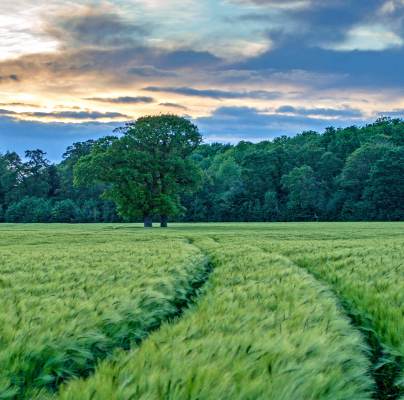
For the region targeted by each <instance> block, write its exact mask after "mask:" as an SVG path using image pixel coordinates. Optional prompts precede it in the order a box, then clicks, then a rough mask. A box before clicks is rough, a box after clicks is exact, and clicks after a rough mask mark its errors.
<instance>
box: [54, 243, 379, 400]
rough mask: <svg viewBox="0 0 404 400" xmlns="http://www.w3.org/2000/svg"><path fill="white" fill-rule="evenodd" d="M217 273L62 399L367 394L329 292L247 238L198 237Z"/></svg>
mask: <svg viewBox="0 0 404 400" xmlns="http://www.w3.org/2000/svg"><path fill="white" fill-rule="evenodd" d="M196 243H197V245H199V246H201V247H202V248H203V249H204V250H205V251H207V252H208V253H209V254H211V255H212V257H213V260H214V264H215V266H216V267H215V271H214V272H213V274H212V276H211V280H210V283H209V284H208V286H207V288H206V291H205V293H204V296H203V298H202V299H201V301H200V302H199V303H198V305H197V306H196V307H195V308H194V309H192V310H190V311H188V312H187V313H186V315H185V316H184V318H182V319H181V320H180V321H179V322H178V323H176V324H170V325H165V326H164V327H163V328H162V329H161V330H160V331H159V332H157V333H155V334H153V335H152V336H151V337H150V338H149V339H148V340H146V341H145V342H144V343H143V345H142V346H141V347H140V348H139V349H138V350H135V351H133V352H130V353H129V354H121V356H119V357H116V361H115V362H114V363H104V364H102V365H101V367H100V368H99V369H98V371H97V373H96V374H95V375H94V376H93V377H92V378H90V379H89V380H87V381H82V382H75V383H73V384H72V385H70V386H68V387H67V388H64V390H63V391H62V394H61V396H60V398H61V399H63V400H67V399H70V400H72V399H78V398H80V399H105V400H106V399H132V398H133V399H179V400H181V399H201V400H202V399H309V398H316V399H317V398H318V399H320V398H321V399H330V400H331V399H333V400H334V399H341V400H342V399H348V398H352V399H354V398H355V399H369V398H370V394H369V393H370V391H371V389H372V383H371V380H370V378H369V377H368V375H367V371H368V367H369V365H368V360H367V358H366V356H365V353H366V348H365V345H364V343H363V341H362V340H361V338H360V335H359V333H358V332H356V331H355V330H354V329H352V327H351V326H350V324H349V322H348V320H347V319H346V318H345V317H344V316H343V315H342V314H341V312H340V310H339V309H338V307H337V306H336V303H335V299H334V298H333V296H332V295H331V294H330V293H329V292H328V291H327V290H326V289H325V288H324V287H322V286H321V285H319V284H318V283H317V282H316V281H315V280H314V279H313V278H312V277H311V276H310V275H308V274H307V273H305V272H304V271H302V270H301V269H300V268H298V267H297V266H296V265H294V264H293V263H291V262H290V261H289V260H287V259H285V258H284V257H281V256H278V255H270V254H266V253H265V252H263V251H262V250H260V249H258V248H256V247H255V246H252V245H250V244H242V243H237V245H230V244H229V243H226V244H225V245H219V244H217V243H215V242H212V240H209V239H207V240H206V239H205V240H199V241H197V242H196Z"/></svg>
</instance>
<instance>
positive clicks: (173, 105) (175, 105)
mask: <svg viewBox="0 0 404 400" xmlns="http://www.w3.org/2000/svg"><path fill="white" fill-rule="evenodd" d="M159 105H160V106H163V107H170V108H178V109H180V110H188V108H187V107H185V106H183V105H181V104H177V103H160V104H159Z"/></svg>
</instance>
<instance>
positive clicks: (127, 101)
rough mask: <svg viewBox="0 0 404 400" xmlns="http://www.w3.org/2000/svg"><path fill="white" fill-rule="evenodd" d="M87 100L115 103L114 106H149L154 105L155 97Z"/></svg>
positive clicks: (93, 98)
mask: <svg viewBox="0 0 404 400" xmlns="http://www.w3.org/2000/svg"><path fill="white" fill-rule="evenodd" d="M85 100H91V101H98V102H101V103H114V104H149V103H154V101H155V100H154V98H153V97H147V96H138V97H130V96H123V97H89V98H86V99H85Z"/></svg>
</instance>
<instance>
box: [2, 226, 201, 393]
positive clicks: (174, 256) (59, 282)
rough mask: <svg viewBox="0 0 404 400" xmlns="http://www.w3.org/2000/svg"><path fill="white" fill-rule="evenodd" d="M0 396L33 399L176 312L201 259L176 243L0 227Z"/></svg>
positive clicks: (114, 233) (90, 232)
mask: <svg viewBox="0 0 404 400" xmlns="http://www.w3.org/2000/svg"><path fill="white" fill-rule="evenodd" d="M0 243H1V244H0V288H1V291H0V304H1V312H0V338H1V339H0V344H1V346H0V365H1V376H0V398H1V399H7V398H31V397H32V396H33V395H34V393H36V392H38V391H40V390H41V389H49V390H55V389H56V388H57V386H58V385H59V384H60V383H62V382H63V381H65V380H66V379H69V378H71V377H73V376H83V375H84V376H85V375H88V374H89V373H90V372H91V371H92V369H93V368H94V367H95V364H96V362H97V360H98V359H100V358H103V357H105V356H107V355H108V354H110V353H111V352H112V351H113V350H114V349H116V348H126V349H128V348H129V347H130V345H131V344H133V343H137V342H139V341H140V340H142V339H143V338H144V337H146V335H147V334H148V333H149V332H150V331H151V330H152V329H155V328H157V327H158V326H159V324H160V323H161V322H162V321H164V320H166V319H167V318H168V317H170V316H174V315H176V313H177V312H178V311H179V309H180V307H181V306H182V305H183V304H184V303H186V302H187V301H188V297H189V295H190V294H191V293H192V290H193V288H192V286H193V284H194V283H195V282H196V281H197V280H198V279H203V277H204V276H205V274H206V259H205V257H204V256H203V255H202V253H201V252H200V251H199V250H198V249H197V248H195V247H194V246H192V245H190V244H189V243H187V242H186V241H185V240H184V239H175V238H172V239H167V240H164V241H160V240H155V239H153V238H147V237H143V238H137V239H136V240H135V239H134V238H133V235H130V234H127V233H125V232H119V231H100V230H98V229H97V228H94V229H91V228H90V229H88V228H87V227H82V228H79V229H77V228H76V227H74V228H72V229H70V228H65V227H58V228H49V227H46V228H45V229H41V228H39V227H38V228H36V229H34V228H33V227H32V226H31V227H27V228H26V230H24V229H23V228H20V227H16V228H15V229H14V228H11V227H7V228H2V229H1V231H0Z"/></svg>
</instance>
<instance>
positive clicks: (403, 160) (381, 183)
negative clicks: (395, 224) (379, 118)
mask: <svg viewBox="0 0 404 400" xmlns="http://www.w3.org/2000/svg"><path fill="white" fill-rule="evenodd" d="M364 199H365V201H367V202H368V203H369V204H370V207H371V209H372V210H373V211H374V216H375V218H376V219H381V220H393V221H395V220H397V221H400V220H404V147H396V148H392V149H390V150H389V151H388V152H386V153H385V154H384V156H383V157H382V158H381V159H380V160H378V161H376V163H375V164H374V165H373V166H372V168H371V171H370V175H369V180H368V184H367V188H366V191H365V196H364Z"/></svg>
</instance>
